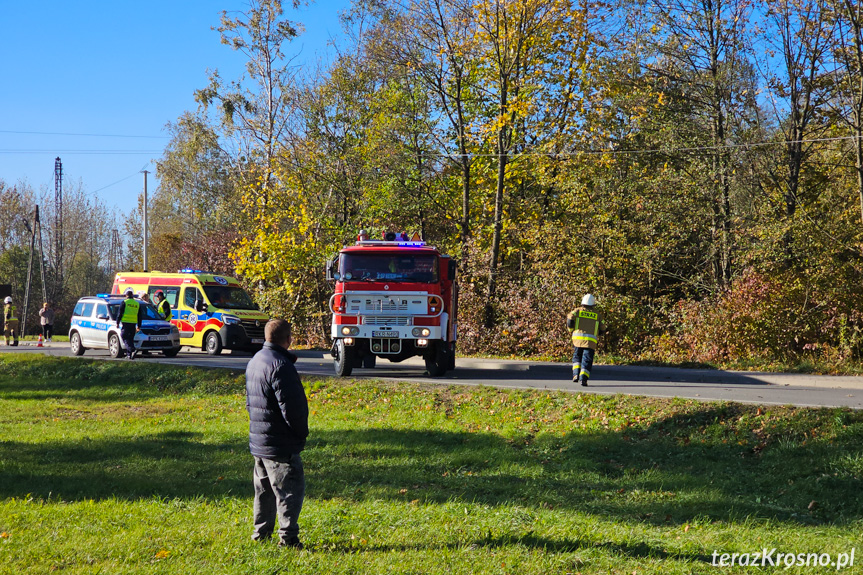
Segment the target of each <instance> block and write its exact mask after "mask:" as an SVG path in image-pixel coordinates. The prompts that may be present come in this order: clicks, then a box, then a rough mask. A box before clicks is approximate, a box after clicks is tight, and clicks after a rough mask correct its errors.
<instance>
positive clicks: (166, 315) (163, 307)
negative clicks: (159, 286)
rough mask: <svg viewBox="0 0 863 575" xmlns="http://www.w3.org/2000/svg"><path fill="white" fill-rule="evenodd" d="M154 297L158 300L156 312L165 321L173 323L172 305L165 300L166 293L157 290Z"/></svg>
mask: <svg viewBox="0 0 863 575" xmlns="http://www.w3.org/2000/svg"><path fill="white" fill-rule="evenodd" d="M153 297H154V298H156V311H158V312H159V314H160V315H161V316H162V318H163V319H164V320H165V321H171V304H170V303H168V300H167V299H165V292H163V291H162V290H157V291H156V293H154V294H153Z"/></svg>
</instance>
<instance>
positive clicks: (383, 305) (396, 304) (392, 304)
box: [365, 299, 408, 312]
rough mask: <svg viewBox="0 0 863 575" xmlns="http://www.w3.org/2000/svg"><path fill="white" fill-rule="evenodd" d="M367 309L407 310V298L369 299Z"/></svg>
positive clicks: (366, 302)
mask: <svg viewBox="0 0 863 575" xmlns="http://www.w3.org/2000/svg"><path fill="white" fill-rule="evenodd" d="M365 304H366V305H365V311H367V312H369V311H372V312H374V311H407V310H408V302H407V300H398V301H396V300H386V299H367V300H366V301H365Z"/></svg>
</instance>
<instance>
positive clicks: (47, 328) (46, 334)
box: [42, 323, 54, 339]
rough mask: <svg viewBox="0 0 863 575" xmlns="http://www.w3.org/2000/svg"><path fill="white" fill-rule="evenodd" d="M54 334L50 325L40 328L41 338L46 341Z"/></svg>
mask: <svg viewBox="0 0 863 575" xmlns="http://www.w3.org/2000/svg"><path fill="white" fill-rule="evenodd" d="M52 333H54V326H53V325H51V324H50V323H46V324H44V325H43V326H42V337H44V338H45V339H48V338H49V337H51V334H52Z"/></svg>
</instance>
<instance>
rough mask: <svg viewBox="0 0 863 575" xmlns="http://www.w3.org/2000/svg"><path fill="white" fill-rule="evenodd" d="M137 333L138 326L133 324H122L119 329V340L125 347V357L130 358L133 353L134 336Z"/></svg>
mask: <svg viewBox="0 0 863 575" xmlns="http://www.w3.org/2000/svg"><path fill="white" fill-rule="evenodd" d="M137 332H138V325H137V324H134V323H124V324H123V325H122V327H120V338H121V339H122V340H123V345H124V346H125V347H126V357H132V353H134V351H135V334H136V333H137Z"/></svg>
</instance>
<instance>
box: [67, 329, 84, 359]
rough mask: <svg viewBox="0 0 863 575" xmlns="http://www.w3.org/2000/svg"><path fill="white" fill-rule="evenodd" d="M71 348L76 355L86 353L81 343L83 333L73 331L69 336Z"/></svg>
mask: <svg viewBox="0 0 863 575" xmlns="http://www.w3.org/2000/svg"><path fill="white" fill-rule="evenodd" d="M69 348H70V349H71V350H72V353H74V354H75V355H84V351H85V349H84V346H83V345H82V344H81V334H79V333H78V332H77V331H75V332H72V336H71V337H70V338H69Z"/></svg>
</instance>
